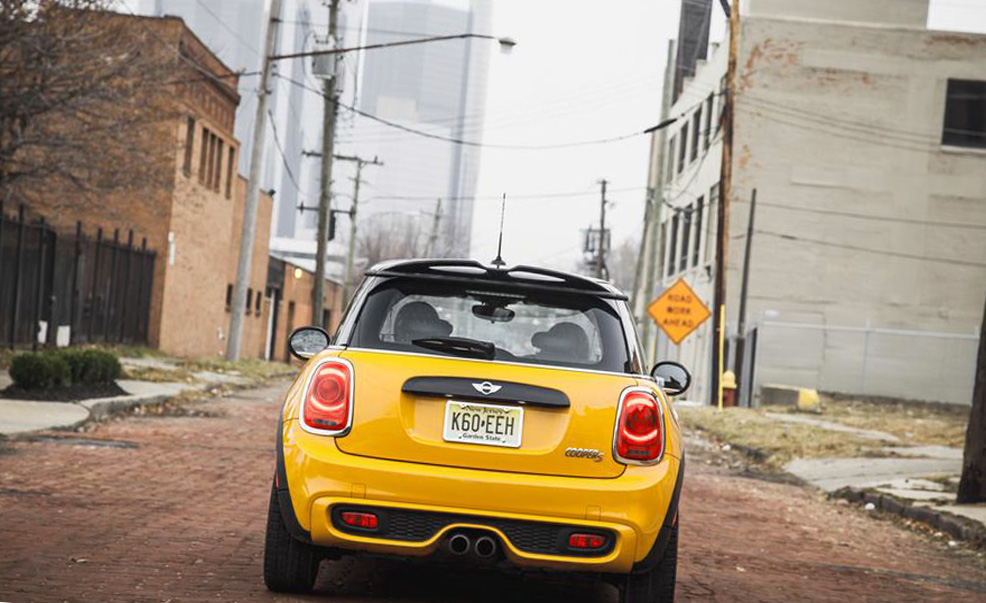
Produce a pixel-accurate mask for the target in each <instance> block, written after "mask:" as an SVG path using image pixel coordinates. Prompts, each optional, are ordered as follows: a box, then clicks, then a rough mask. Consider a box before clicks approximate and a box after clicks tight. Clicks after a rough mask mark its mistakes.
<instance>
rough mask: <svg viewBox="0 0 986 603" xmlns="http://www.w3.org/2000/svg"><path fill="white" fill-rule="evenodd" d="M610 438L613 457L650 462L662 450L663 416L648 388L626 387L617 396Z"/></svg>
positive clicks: (630, 461)
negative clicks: (618, 402)
mask: <svg viewBox="0 0 986 603" xmlns="http://www.w3.org/2000/svg"><path fill="white" fill-rule="evenodd" d="M616 421H617V423H616V436H615V438H614V442H613V448H614V451H615V456H616V459H617V460H619V461H622V462H624V463H643V464H649V463H651V462H654V461H657V460H659V459H660V458H661V455H662V454H663V453H664V417H663V416H662V414H661V406H660V404H659V403H658V401H657V398H656V397H655V396H654V394H653V393H651V392H650V391H648V390H642V389H641V390H637V389H634V390H629V391H627V392H625V393H624V394H623V397H622V398H621V399H620V413H619V415H617V419H616Z"/></svg>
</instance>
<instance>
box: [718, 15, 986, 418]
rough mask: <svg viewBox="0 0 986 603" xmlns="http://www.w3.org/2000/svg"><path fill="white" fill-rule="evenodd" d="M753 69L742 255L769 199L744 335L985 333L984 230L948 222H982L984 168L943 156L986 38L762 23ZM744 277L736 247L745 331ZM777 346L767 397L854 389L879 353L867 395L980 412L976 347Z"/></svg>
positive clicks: (802, 339) (962, 153) (734, 273)
mask: <svg viewBox="0 0 986 603" xmlns="http://www.w3.org/2000/svg"><path fill="white" fill-rule="evenodd" d="M859 4H867V3H859ZM853 5H855V3H854V4H853ZM739 64H740V72H739V74H738V81H739V89H738V91H737V118H736V144H735V154H734V168H733V169H734V194H735V197H734V199H733V204H732V212H731V223H730V235H731V237H733V240H735V238H736V237H740V236H742V235H743V233H744V232H745V229H746V224H747V218H748V211H749V203H748V200H749V197H750V194H751V191H752V189H753V188H756V189H758V194H759V197H758V199H759V202H760V205H759V206H758V209H757V214H756V230H757V232H756V234H755V235H754V245H753V247H754V251H753V254H754V255H753V259H752V262H751V279H750V292H749V316H748V320H756V319H757V317H759V316H762V315H763V313H765V312H769V313H770V314H772V315H773V316H775V317H776V320H778V321H783V322H795V323H809V324H815V325H838V326H851V327H865V326H866V325H867V324H869V325H870V326H871V327H877V328H885V329H917V330H925V331H941V332H949V333H960V334H971V333H973V332H974V331H975V330H976V329H977V328H978V326H979V324H980V321H981V320H982V316H981V311H982V300H983V295H984V292H986V268H984V266H983V265H982V262H983V261H984V259H986V233H984V231H983V230H982V229H974V228H957V227H953V226H941V225H936V223H940V222H945V223H958V224H965V225H976V224H978V225H984V224H986V153H983V151H981V150H978V149H966V148H952V147H945V146H942V144H941V140H942V128H943V120H944V114H945V100H946V87H947V84H948V80H949V78H957V79H972V80H982V81H986V36H976V35H971V34H955V33H944V32H934V31H926V30H921V29H915V28H904V27H887V26H879V27H869V26H864V25H860V24H849V23H826V24H819V23H814V22H799V21H796V20H792V19H787V18H784V19H781V18H777V19H775V18H766V17H763V18H749V19H747V20H746V21H745V22H744V24H743V28H742V37H741V40H740V62H739ZM806 210H809V211H806ZM833 212H835V213H833ZM846 214H864V215H865V216H871V217H873V218H874V219H864V218H859V217H853V216H849V215H846ZM880 217H884V218H890V220H881V219H878V218H880ZM906 220H911V222H908V221H906ZM791 237H797V238H796V239H792V238H791ZM866 250H871V251H866ZM962 262H972V263H973V265H969V264H963V263H962ZM976 262H979V263H980V264H979V265H974V264H975V263H976ZM741 269H742V253H741V247H740V246H739V245H737V244H734V245H733V251H732V253H731V254H730V255H729V275H728V278H729V283H730V289H729V298H728V306H727V307H728V309H729V311H730V314H729V319H728V323H729V325H730V329H731V332H735V328H736V322H737V316H736V309H737V307H738V301H739V297H738V296H739V282H740V281H739V279H740V276H741ZM769 337H770V339H769V341H766V342H764V343H765V345H766V346H767V347H766V348H765V349H764V352H765V353H766V354H767V355H768V356H769V357H768V358H763V357H762V360H764V361H765V362H764V363H763V364H761V367H762V371H761V375H760V381H761V382H764V381H780V382H788V383H790V382H792V381H797V382H798V383H795V384H798V385H808V386H818V387H822V388H824V389H833V390H840V391H858V390H859V389H860V388H861V387H862V385H863V378H862V375H861V374H860V364H861V363H862V362H863V360H862V358H863V356H864V352H865V355H867V356H868V357H869V358H868V362H869V364H870V366H869V369H868V370H869V371H870V372H871V376H870V378H869V383H868V387H869V388H870V389H873V390H874V391H873V392H868V393H881V394H887V395H902V396H907V397H917V398H928V399H942V400H950V401H964V402H968V392H969V391H971V389H970V388H971V379H972V372H971V366H972V363H973V362H974V346H970V345H967V344H963V343H962V340H957V339H953V340H949V339H943V340H929V339H927V338H922V339H918V338H911V339H907V338H906V337H905V338H901V337H902V336H898V337H896V338H894V337H893V336H890V335H884V336H883V337H884V339H883V340H882V344H879V343H876V342H874V341H873V339H872V338H871V340H870V342H869V346H870V347H869V349H868V350H864V349H863V348H864V346H866V345H867V341H866V338H865V337H864V336H861V335H858V334H856V335H851V334H848V333H841V334H836V333H826V332H824V331H816V332H806V331H804V330H796V329H786V330H785V329H777V328H775V329H773V331H772V332H771V333H770V334H769ZM823 340H824V341H823ZM881 346H882V349H880V348H881ZM785 350H786V351H787V352H786V353H785V352H784V351H785ZM771 352H773V353H771ZM799 352H800V353H799ZM970 354H971V355H972V357H970ZM806 355H807V356H812V357H805V356H806ZM770 359H773V360H770ZM853 369H855V370H853ZM894 375H896V377H893V376H894ZM877 389H879V391H875V390H877Z"/></svg>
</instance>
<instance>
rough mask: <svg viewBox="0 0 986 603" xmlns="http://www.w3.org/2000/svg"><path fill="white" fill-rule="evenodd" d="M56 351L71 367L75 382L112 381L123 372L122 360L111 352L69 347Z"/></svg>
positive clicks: (87, 383)
mask: <svg viewBox="0 0 986 603" xmlns="http://www.w3.org/2000/svg"><path fill="white" fill-rule="evenodd" d="M46 353H51V352H46ZM55 353H57V354H58V355H59V356H61V357H62V358H64V359H65V361H66V362H67V363H68V365H69V367H71V369H72V383H74V384H85V385H94V384H100V383H112V382H113V381H114V380H116V379H119V378H120V374H121V373H122V370H121V368H120V361H119V360H117V358H116V356H114V355H113V354H110V353H109V352H103V351H101V350H78V349H67V350H60V351H58V352H55Z"/></svg>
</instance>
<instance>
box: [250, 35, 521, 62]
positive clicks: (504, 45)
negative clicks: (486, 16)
mask: <svg viewBox="0 0 986 603" xmlns="http://www.w3.org/2000/svg"><path fill="white" fill-rule="evenodd" d="M466 38H479V39H481V40H494V41H495V42H496V43H498V44H499V45H500V52H502V53H503V54H510V52H511V51H512V50H513V49H514V46H516V45H517V41H516V40H514V39H513V38H498V37H496V36H490V35H486V34H477V33H464V34H455V35H451V36H436V37H433V38H419V39H416V40H402V41H400V42H384V43H381V44H367V45H366V46H352V47H350V48H331V49H328V50H315V51H312V52H295V53H292V54H276V55H273V56H271V57H268V60H270V61H282V60H284V59H300V58H304V57H318V56H324V55H327V54H345V53H347V52H355V51H357V50H372V49H376V48H392V47H394V46H410V45H412V44H424V43H426V42H441V41H443V40H464V39H466Z"/></svg>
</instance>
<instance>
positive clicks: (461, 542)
mask: <svg viewBox="0 0 986 603" xmlns="http://www.w3.org/2000/svg"><path fill="white" fill-rule="evenodd" d="M471 547H472V540H471V539H470V538H469V537H468V536H466V535H465V534H454V535H453V536H452V537H451V538H449V539H448V550H449V552H450V553H452V554H453V555H465V554H466V553H468V552H469V549H470V548H471Z"/></svg>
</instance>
